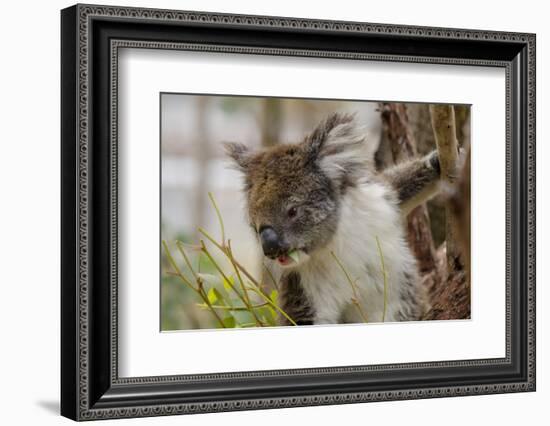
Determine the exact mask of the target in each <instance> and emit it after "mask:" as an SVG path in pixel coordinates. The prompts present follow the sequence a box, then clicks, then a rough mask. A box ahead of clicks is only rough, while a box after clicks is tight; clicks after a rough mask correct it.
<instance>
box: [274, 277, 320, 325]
mask: <svg viewBox="0 0 550 426" xmlns="http://www.w3.org/2000/svg"><path fill="white" fill-rule="evenodd" d="M279 303H280V306H281V309H283V311H285V313H286V314H288V316H289V317H290V318H292V319H293V320H294V322H296V324H297V325H312V324H313V320H314V316H315V310H314V309H313V306H312V305H311V303H310V301H309V300H308V298H307V295H306V294H305V292H304V289H303V287H302V285H301V284H300V274H298V273H297V272H290V273H288V274H284V275H283V276H282V277H281V281H280V283H279ZM280 318H281V319H280V323H281V325H291V324H292V323H291V322H290V321H289V320H288V319H287V318H286V317H285V316H284V315H281V316H280Z"/></svg>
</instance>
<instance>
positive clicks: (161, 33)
mask: <svg viewBox="0 0 550 426" xmlns="http://www.w3.org/2000/svg"><path fill="white" fill-rule="evenodd" d="M61 28H62V31H61V38H62V39H61V51H62V75H61V82H62V85H61V86H62V93H61V99H62V118H61V130H62V141H61V142H62V143H61V160H62V173H61V190H62V218H61V221H62V235H61V238H62V283H61V309H62V311H61V321H62V328H61V338H62V339H61V354H62V357H61V370H62V374H61V413H62V415H64V416H66V417H69V418H71V419H74V420H92V419H104V418H117V417H140V416H158V415H168V414H186V413H205V412H213V411H229V410H248V409H262V408H276V407H293V406H307V405H321V404H343V403H354V402H367V401H382V400H399V399H415V398H434V397H444V396H459V395H476V394H490V393H504V392H520V391H534V390H535V35H533V34H519V33H508V32H506V33H505V32H489V31H477V30H462V29H449V28H425V27H411V26H399V25H381V24H368V23H358V22H335V21H318V20H305V19H293V18H279V17H264V16H242V15H226V14H213V13H202V12H182V11H168V10H153V9H134V8H126V7H104V6H95V5H76V6H73V7H70V8H67V9H64V10H63V11H62V13H61ZM120 47H135V48H147V49H190V50H199V51H217V52H231V53H242V54H247V53H255V54H264V55H293V56H310V57H319V58H343V59H355V60H375V61H376V60H384V61H397V62H422V63H429V64H454V65H464V66H468V65H484V66H491V67H500V68H503V69H505V72H506V115H507V117H506V126H507V129H506V134H507V140H506V146H507V151H506V152H507V153H506V156H507V157H506V161H507V164H506V182H507V183H506V198H507V200H506V203H507V211H506V230H504V229H503V232H506V243H507V247H506V356H505V357H504V358H496V359H480V360H461V361H445V362H430V363H412V364H386V365H376V366H369V365H365V366H351V367H326V368H314V369H301V370H274V371H256V372H242V373H220V374H205V375H191V376H189V375H186V376H161V377H135V378H119V376H118V367H117V362H118V358H117V333H118V328H117V227H118V222H117V215H116V201H117V129H116V117H117V115H116V114H117V110H116V106H117V104H116V96H117V84H118V80H117V52H118V49H119V48H120ZM182 338H184V337H182Z"/></svg>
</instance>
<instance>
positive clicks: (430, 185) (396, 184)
mask: <svg viewBox="0 0 550 426" xmlns="http://www.w3.org/2000/svg"><path fill="white" fill-rule="evenodd" d="M440 173H441V172H440V167H439V156H438V154H437V151H433V152H431V153H430V154H428V155H426V156H425V157H422V158H418V159H414V160H410V161H405V162H403V163H401V164H398V165H396V166H393V167H390V168H388V169H387V170H384V172H382V176H383V177H384V179H385V180H386V181H387V182H389V184H390V185H391V187H392V188H393V189H394V190H395V192H396V193H397V198H398V201H399V205H400V207H401V212H402V214H403V215H407V214H408V213H409V212H410V211H411V210H412V209H414V208H415V207H416V206H418V205H419V204H422V203H423V202H425V201H427V200H428V199H430V198H431V197H432V196H433V195H435V194H436V193H437V190H438V188H439V181H440Z"/></svg>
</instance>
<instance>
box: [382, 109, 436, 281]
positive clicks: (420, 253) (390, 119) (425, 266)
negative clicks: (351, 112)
mask: <svg viewBox="0 0 550 426" xmlns="http://www.w3.org/2000/svg"><path fill="white" fill-rule="evenodd" d="M380 109H381V112H382V139H381V142H380V147H379V149H378V152H377V153H376V163H377V166H378V167H379V168H381V169H385V168H386V167H388V166H392V165H394V164H398V163H400V162H401V161H405V160H407V159H409V158H413V157H415V156H416V142H415V139H414V136H413V134H412V132H411V130H410V126H409V121H408V116H407V107H406V106H405V104H401V103H400V104H396V103H381V104H380ZM406 220H407V239H408V242H409V245H410V247H411V248H412V250H413V252H414V255H415V257H416V259H417V261H418V267H419V269H420V272H421V273H426V272H429V271H432V270H433V269H434V268H435V266H436V265H435V248H434V244H433V239H432V233H431V230H430V218H429V216H428V212H427V209H426V205H425V204H423V205H420V206H418V207H416V208H415V209H414V210H412V211H411V212H410V213H409V214H408V215H407V219H406Z"/></svg>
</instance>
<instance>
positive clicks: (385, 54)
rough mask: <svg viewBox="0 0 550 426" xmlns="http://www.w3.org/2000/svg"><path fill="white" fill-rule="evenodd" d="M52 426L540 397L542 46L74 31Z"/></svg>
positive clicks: (247, 28)
mask: <svg viewBox="0 0 550 426" xmlns="http://www.w3.org/2000/svg"><path fill="white" fill-rule="evenodd" d="M61 29H62V31H61V50H62V76H61V80H62V93H61V98H62V123H61V127H62V143H61V145H62V152H61V157H62V184H61V187H62V188H61V189H62V283H61V307H62V312H61V319H62V329H61V335H62V348H61V349H62V351H61V352H62V359H61V366H62V368H61V369H62V375H61V385H62V386H61V388H62V389H61V412H62V414H63V415H64V416H66V417H69V418H71V419H74V420H92V419H105V418H122V417H141V416H157V415H169V414H187V413H205V412H213V411H229V410H248V409H262V408H275V407H292V406H307V405H321V404H344V403H354V402H368V401H382V400H399V399H415V398H434V397H445V396H458V395H477V394H489V393H503V392H520V391H534V390H535V157H534V156H535V36H534V35H533V34H519V33H504V32H490V31H479V30H462V29H448V28H424V27H410V26H400V25H382V24H369V23H358V22H336V21H319V20H305V19H294V18H281V17H268V16H243V15H226V14H215V13H202V12H186V11H169V10H155V9H137V8H128V7H105V6H96V5H76V6H73V7H70V8H67V9H64V10H63V11H62V12H61Z"/></svg>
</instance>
